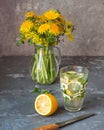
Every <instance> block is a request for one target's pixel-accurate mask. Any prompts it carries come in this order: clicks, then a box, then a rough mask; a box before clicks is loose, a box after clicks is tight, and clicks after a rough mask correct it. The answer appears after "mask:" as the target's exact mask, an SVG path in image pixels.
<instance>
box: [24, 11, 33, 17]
mask: <svg viewBox="0 0 104 130" xmlns="http://www.w3.org/2000/svg"><path fill="white" fill-rule="evenodd" d="M34 15H35V14H34V12H27V13H26V14H25V17H26V18H31V17H34Z"/></svg>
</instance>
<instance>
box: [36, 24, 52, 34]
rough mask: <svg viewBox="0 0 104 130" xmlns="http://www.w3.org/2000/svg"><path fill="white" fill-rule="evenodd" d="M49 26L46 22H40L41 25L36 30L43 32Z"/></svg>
mask: <svg viewBox="0 0 104 130" xmlns="http://www.w3.org/2000/svg"><path fill="white" fill-rule="evenodd" d="M49 28H50V26H49V24H48V23H45V24H42V25H41V26H40V27H39V30H38V32H39V33H44V32H46V31H47V30H48V29H49Z"/></svg>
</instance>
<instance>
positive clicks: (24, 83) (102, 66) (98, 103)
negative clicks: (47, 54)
mask: <svg viewBox="0 0 104 130" xmlns="http://www.w3.org/2000/svg"><path fill="white" fill-rule="evenodd" d="M30 62H31V57H3V58H0V130H34V128H36V127H39V126H40V125H45V124H49V123H54V122H60V121H64V120H67V119H71V118H73V117H76V116H79V115H82V114H86V113H97V115H96V116H94V117H90V118H88V119H85V120H83V121H80V122H77V123H75V124H72V125H68V126H65V127H63V128H61V129H62V130H68V129H70V130H104V57H62V63H61V66H60V67H62V66H66V65H69V64H71V65H83V66H87V67H88V69H89V83H88V87H87V93H86V98H85V102H84V106H83V109H82V110H81V111H79V112H76V113H70V112H68V111H66V110H65V109H64V107H63V102H62V97H61V92H60V85H59V76H58V78H57V80H56V82H55V83H53V84H51V85H47V86H45V85H40V86H39V87H42V88H47V89H49V90H52V92H53V93H54V95H55V96H56V98H57V100H58V104H59V107H58V110H57V112H56V113H55V114H54V115H52V116H49V117H43V116H41V115H39V114H37V113H36V111H35V110H34V100H35V98H36V96H37V95H36V94H33V89H34V87H35V85H36V84H35V82H33V81H32V80H31V77H30V74H29V68H30Z"/></svg>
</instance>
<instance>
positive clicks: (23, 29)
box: [20, 20, 34, 33]
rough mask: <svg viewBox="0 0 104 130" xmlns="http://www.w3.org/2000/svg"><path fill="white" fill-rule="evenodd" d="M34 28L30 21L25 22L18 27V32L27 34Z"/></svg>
mask: <svg viewBox="0 0 104 130" xmlns="http://www.w3.org/2000/svg"><path fill="white" fill-rule="evenodd" d="M33 27H34V24H33V23H32V22H31V21H30V20H26V21H24V22H23V23H22V25H21V27H20V32H21V33H28V32H30V30H31V28H33Z"/></svg>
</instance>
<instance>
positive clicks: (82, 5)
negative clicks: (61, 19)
mask: <svg viewBox="0 0 104 130" xmlns="http://www.w3.org/2000/svg"><path fill="white" fill-rule="evenodd" d="M51 8H53V9H59V10H60V11H61V13H62V14H63V15H64V16H65V18H66V19H68V20H72V21H73V22H74V24H75V25H76V27H77V30H76V31H75V32H74V35H75V40H74V42H72V43H69V42H68V41H67V40H65V41H64V43H63V44H61V43H60V44H59V45H58V46H59V48H60V50H61V53H62V55H71V56H76V55H88V56H93V55H94V56H96V55H103V56H104V0H0V56H9V55H32V54H33V51H34V47H33V46H28V45H27V44H25V45H22V46H20V47H16V46H15V41H16V37H18V30H19V26H20V24H21V22H22V21H23V19H24V14H25V13H26V12H27V11H31V10H34V11H35V12H37V13H43V12H44V11H46V10H47V9H51Z"/></svg>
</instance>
